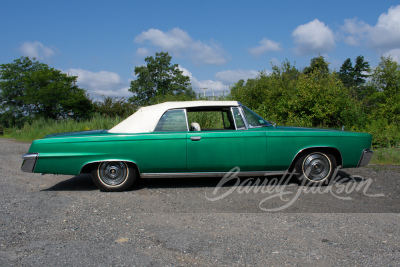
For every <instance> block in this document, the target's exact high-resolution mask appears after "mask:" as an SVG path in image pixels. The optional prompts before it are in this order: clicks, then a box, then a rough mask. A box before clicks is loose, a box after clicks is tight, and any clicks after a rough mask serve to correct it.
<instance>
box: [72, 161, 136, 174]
mask: <svg viewBox="0 0 400 267" xmlns="http://www.w3.org/2000/svg"><path fill="white" fill-rule="evenodd" d="M106 161H122V162H125V163H127V164H128V165H129V166H133V167H134V168H135V169H136V170H137V172H138V175H139V177H140V170H139V166H138V165H137V164H136V162H134V161H131V160H123V159H109V160H96V161H91V162H88V163H86V164H85V165H83V167H82V168H81V171H80V174H81V173H90V172H91V171H92V169H93V168H95V167H97V165H98V164H99V163H101V162H106Z"/></svg>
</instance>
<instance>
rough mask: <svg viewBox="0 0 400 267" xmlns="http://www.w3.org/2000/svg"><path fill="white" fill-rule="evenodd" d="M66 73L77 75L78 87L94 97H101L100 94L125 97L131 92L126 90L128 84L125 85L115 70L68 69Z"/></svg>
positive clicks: (129, 95) (130, 94)
mask: <svg viewBox="0 0 400 267" xmlns="http://www.w3.org/2000/svg"><path fill="white" fill-rule="evenodd" d="M67 73H69V75H71V76H78V79H77V82H78V85H79V87H81V88H83V89H86V90H87V93H89V95H90V96H91V97H93V98H94V99H101V96H102V95H104V96H111V97H125V98H128V97H131V96H132V93H131V92H129V91H128V89H129V86H126V85H125V83H124V82H123V81H122V79H121V77H120V76H119V75H118V74H117V73H115V72H109V71H99V72H92V71H88V70H82V69H69V70H68V71H67ZM127 84H128V83H127Z"/></svg>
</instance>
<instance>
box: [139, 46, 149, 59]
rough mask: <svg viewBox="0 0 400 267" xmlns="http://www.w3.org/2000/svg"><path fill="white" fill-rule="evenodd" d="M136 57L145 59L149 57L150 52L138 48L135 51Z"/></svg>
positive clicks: (143, 48)
mask: <svg viewBox="0 0 400 267" xmlns="http://www.w3.org/2000/svg"><path fill="white" fill-rule="evenodd" d="M136 55H138V56H139V57H147V56H149V55H150V50H149V49H147V48H145V47H139V48H138V49H137V50H136Z"/></svg>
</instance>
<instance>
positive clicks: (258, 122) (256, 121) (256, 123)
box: [242, 106, 271, 127]
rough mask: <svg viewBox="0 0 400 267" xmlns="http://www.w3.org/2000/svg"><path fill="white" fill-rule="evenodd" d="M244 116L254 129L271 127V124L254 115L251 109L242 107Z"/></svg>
mask: <svg viewBox="0 0 400 267" xmlns="http://www.w3.org/2000/svg"><path fill="white" fill-rule="evenodd" d="M242 107H243V111H244V115H245V116H246V119H247V122H248V123H249V124H250V125H251V126H253V127H263V126H271V124H270V123H269V122H267V121H266V120H264V119H263V118H261V117H260V116H259V115H257V114H256V113H254V112H253V111H252V110H251V109H249V108H248V107H246V106H242Z"/></svg>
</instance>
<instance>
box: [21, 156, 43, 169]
mask: <svg viewBox="0 0 400 267" xmlns="http://www.w3.org/2000/svg"><path fill="white" fill-rule="evenodd" d="M38 156H39V153H28V154H25V155H23V156H22V158H23V160H24V161H23V162H22V166H21V170H22V171H23V172H34V171H35V166H36V162H37V159H38Z"/></svg>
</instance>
